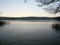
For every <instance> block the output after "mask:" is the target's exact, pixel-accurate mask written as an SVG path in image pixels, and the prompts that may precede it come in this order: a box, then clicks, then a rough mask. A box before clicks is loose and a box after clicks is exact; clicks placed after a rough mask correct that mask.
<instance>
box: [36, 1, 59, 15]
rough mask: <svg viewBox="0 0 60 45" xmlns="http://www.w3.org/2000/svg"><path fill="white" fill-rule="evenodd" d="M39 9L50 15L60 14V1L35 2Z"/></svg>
mask: <svg viewBox="0 0 60 45" xmlns="http://www.w3.org/2000/svg"><path fill="white" fill-rule="evenodd" d="M36 2H38V3H39V4H38V6H39V7H43V9H45V10H47V11H49V12H50V13H54V14H55V13H58V12H60V0H36Z"/></svg>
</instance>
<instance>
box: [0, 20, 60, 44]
mask: <svg viewBox="0 0 60 45" xmlns="http://www.w3.org/2000/svg"><path fill="white" fill-rule="evenodd" d="M7 22H8V24H5V26H2V27H1V26H0V40H1V41H0V44H2V45H25V44H26V45H40V44H41V45H45V44H46V45H59V43H60V31H57V30H55V29H53V28H52V25H53V24H55V23H57V22H55V21H40V20H38V21H31V20H30V21H7Z"/></svg>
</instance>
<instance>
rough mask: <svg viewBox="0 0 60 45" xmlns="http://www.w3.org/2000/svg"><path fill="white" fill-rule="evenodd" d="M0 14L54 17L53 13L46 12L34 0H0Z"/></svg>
mask: <svg viewBox="0 0 60 45" xmlns="http://www.w3.org/2000/svg"><path fill="white" fill-rule="evenodd" d="M0 12H1V15H0V16H5V17H29V16H37V17H54V16H55V15H53V14H50V13H47V12H46V11H45V10H43V9H42V8H40V7H38V6H37V2H36V1H35V0H27V3H24V0H0Z"/></svg>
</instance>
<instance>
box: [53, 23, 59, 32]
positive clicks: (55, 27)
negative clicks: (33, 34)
mask: <svg viewBox="0 0 60 45" xmlns="http://www.w3.org/2000/svg"><path fill="white" fill-rule="evenodd" d="M52 28H53V29H55V30H59V31H60V24H53V25H52Z"/></svg>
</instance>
